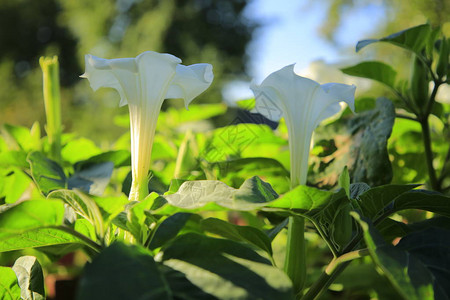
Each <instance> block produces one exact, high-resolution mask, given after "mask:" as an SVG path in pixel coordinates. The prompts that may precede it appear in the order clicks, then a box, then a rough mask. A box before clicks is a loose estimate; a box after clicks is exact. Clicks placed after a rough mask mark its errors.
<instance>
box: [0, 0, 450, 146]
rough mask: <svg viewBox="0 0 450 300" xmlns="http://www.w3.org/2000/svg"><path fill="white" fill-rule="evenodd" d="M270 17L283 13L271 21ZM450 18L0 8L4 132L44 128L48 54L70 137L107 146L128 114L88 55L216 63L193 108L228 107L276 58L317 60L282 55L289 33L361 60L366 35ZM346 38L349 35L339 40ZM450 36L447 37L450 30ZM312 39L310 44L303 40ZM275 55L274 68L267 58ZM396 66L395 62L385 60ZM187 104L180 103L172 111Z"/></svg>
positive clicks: (84, 6)
mask: <svg viewBox="0 0 450 300" xmlns="http://www.w3.org/2000/svg"><path fill="white" fill-rule="evenodd" d="M283 7H285V8H286V11H287V10H290V18H293V19H294V20H295V22H293V23H289V22H284V23H283V18H284V15H283V13H285V14H286V13H287V12H283V10H282V8H283ZM291 7H292V8H295V9H294V10H292V9H291ZM272 10H273V11H274V12H275V11H280V13H279V14H278V15H276V16H275V15H270V14H267V12H270V11H272ZM264 11H265V12H266V13H265V14H264ZM261 12H263V13H261ZM319 12H320V16H321V17H320V18H319V15H318V14H319ZM361 12H363V14H362V16H369V17H370V16H372V15H373V19H370V18H369V19H365V20H361V17H355V16H361ZM308 14H312V16H311V18H310V19H303V18H304V17H305V16H306V15H308ZM316 14H317V18H316V17H315V16H316ZM449 17H450V4H449V1H448V0H412V1H406V0H386V1H365V0H360V1H357V0H320V1H312V0H302V1H293V0H292V1H291V0H289V1H288V0H283V1H270V0H265V1H264V0H254V1H245V0H164V1H162V0H95V1H92V0H40V1H36V0H0V78H1V79H2V81H1V84H0V125H1V124H3V123H11V124H15V125H25V126H31V124H32V123H33V122H34V121H35V120H38V121H39V122H40V123H41V124H44V123H45V121H44V106H43V101H42V91H41V86H42V83H41V81H42V78H41V77H42V75H41V71H40V69H39V67H38V66H39V65H38V59H39V57H40V56H42V55H47V56H53V55H58V56H59V60H60V65H61V84H62V99H63V108H62V109H63V122H64V130H65V131H66V132H70V131H74V132H76V133H77V134H80V135H84V136H87V137H89V138H92V139H94V140H95V141H96V142H97V143H102V142H104V141H111V140H114V139H115V138H117V137H118V136H120V135H121V134H122V133H123V132H124V131H126V129H125V128H123V127H118V126H116V125H115V124H114V121H113V120H114V117H115V116H118V115H123V114H126V113H127V108H126V107H124V108H118V95H117V94H116V93H115V91H113V90H109V89H102V90H100V91H98V92H96V93H93V92H92V90H91V89H90V88H89V84H88V82H87V81H84V80H81V79H80V78H79V75H81V74H82V73H83V72H84V55H85V54H87V53H91V54H94V55H96V56H100V57H104V58H116V57H135V56H136V55H138V54H140V53H141V52H143V51H146V50H153V51H158V52H168V53H171V54H174V55H176V56H178V57H180V58H181V59H182V60H183V63H184V64H192V63H197V62H208V63H211V64H212V65H213V66H214V73H215V81H214V82H213V85H212V86H211V88H210V89H209V90H208V91H207V92H206V93H204V94H203V95H201V96H200V97H199V99H197V100H196V102H197V103H199V102H215V103H218V102H221V101H222V89H223V87H224V86H227V87H228V88H229V87H230V85H229V83H230V82H231V89H232V90H233V82H236V81H241V82H249V81H250V80H251V78H252V77H257V78H261V77H262V76H261V75H263V76H266V75H267V74H263V73H264V72H262V71H261V70H264V66H266V69H271V71H275V70H276V69H274V68H275V66H276V67H278V65H277V63H278V61H277V60H276V57H277V55H278V57H279V61H280V63H284V60H290V61H291V62H294V61H299V60H302V63H303V65H304V64H305V63H309V62H310V61H308V60H309V59H311V57H304V56H301V55H300V53H298V56H295V53H294V54H293V56H289V55H288V54H284V52H283V51H285V50H286V48H289V47H290V45H289V44H286V45H285V44H284V42H283V41H284V40H283V37H282V36H280V37H279V38H278V37H277V34H280V32H282V31H284V32H287V31H288V32H291V31H292V32H293V33H295V32H300V31H301V30H302V31H301V32H306V33H305V34H304V36H301V35H299V36H295V35H293V36H291V42H293V43H295V44H294V46H296V47H297V46H298V47H302V49H303V48H304V49H305V51H309V52H314V50H311V49H314V48H310V47H312V46H314V45H315V47H318V48H322V49H323V50H324V51H328V52H330V53H331V52H332V51H334V52H333V53H334V56H336V55H341V54H342V55H343V57H345V55H347V57H348V56H349V55H354V50H353V45H354V44H355V43H356V41H357V40H358V38H359V39H361V38H364V37H365V38H367V37H370V36H367V34H368V33H369V32H370V35H372V36H381V35H383V34H385V33H387V32H389V33H391V32H395V31H398V30H401V29H404V28H407V27H409V26H413V25H417V24H420V23H423V22H426V21H427V20H429V21H430V22H431V23H433V24H444V23H445V22H447V21H448V20H449ZM287 18H288V17H287V16H286V20H287ZM349 22H350V23H349ZM363 23H364V24H363ZM280 24H281V25H283V26H280ZM298 24H302V28H300V27H299V26H298ZM363 25H364V26H365V27H368V26H369V27H370V31H369V32H364V34H366V36H363V37H360V36H355V34H352V30H351V29H352V28H354V30H355V31H358V26H363ZM277 26H278V27H277ZM349 26H350V27H349ZM447 27H448V26H447ZM277 28H278V31H276V30H274V29H277ZM286 28H288V29H287V30H286ZM347 28H349V29H350V30H348V29H347ZM342 30H344V31H347V33H346V34H344V35H342ZM340 31H341V32H340ZM445 31H446V32H447V33H448V29H446V30H445ZM269 33H271V39H272V40H275V43H278V44H277V47H275V48H274V47H272V48H270V43H274V42H273V41H272V42H270V41H269V40H267V35H268V34H269ZM361 34H362V33H361ZM291 35H292V34H291ZM447 36H448V34H447ZM265 37H266V39H265ZM308 37H311V42H309V40H306V41H305V40H304V39H305V38H306V39H308ZM302 38H303V39H302ZM313 38H314V39H313ZM349 38H350V39H349ZM317 41H321V42H322V43H325V44H326V47H321V44H318V42H317ZM343 41H347V43H344V42H343ZM348 41H350V42H348ZM314 43H315V44H314ZM309 44H311V45H309ZM313 44H314V45H313ZM350 44H351V45H352V46H351V47H349V45H350ZM294 48H295V47H291V50H293V49H294ZM268 49H269V50H270V49H272V50H270V51H272V52H271V53H269V52H268V51H269V50H268ZM277 49H278V50H277ZM390 50H391V49H390V48H383V47H374V48H373V50H372V51H376V52H373V53H371V54H370V55H371V56H379V55H381V56H386V53H389V51H390ZM277 51H279V52H277ZM297 52H298V51H297ZM324 53H325V54H326V53H327V52H324ZM336 53H337V54H336ZM270 55H272V57H275V61H274V60H273V59H272V61H271V62H268V61H267V59H265V57H269V56H270ZM311 55H312V54H311ZM366 56H367V54H366ZM399 57H402V56H401V55H398V56H393V55H392V56H391V55H390V56H389V57H388V59H389V60H391V61H392V60H396V59H398V58H399ZM259 62H261V65H262V66H259ZM255 65H256V66H258V67H259V68H258V67H255ZM280 67H281V66H280ZM405 68H407V67H405ZM266 73H267V72H266ZM236 86H238V85H237V84H236ZM244 87H246V86H245V85H244ZM236 90H237V91H238V93H239V89H236ZM247 92H248V91H247ZM242 97H245V96H244V95H243V96H242ZM181 104H182V103H181V102H180V101H177V100H174V101H169V102H168V103H166V104H165V106H167V105H175V106H180V107H181V106H182V105H181ZM94 115H95V118H92V116H94Z"/></svg>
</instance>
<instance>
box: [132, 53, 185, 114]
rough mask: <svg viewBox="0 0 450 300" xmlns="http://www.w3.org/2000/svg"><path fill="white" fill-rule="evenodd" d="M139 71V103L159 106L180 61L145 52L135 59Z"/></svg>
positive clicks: (176, 58) (163, 54)
mask: <svg viewBox="0 0 450 300" xmlns="http://www.w3.org/2000/svg"><path fill="white" fill-rule="evenodd" d="M136 63H137V66H138V70H139V82H138V83H139V84H140V92H141V95H140V96H139V99H140V101H147V102H148V103H149V104H150V103H151V104H152V105H161V104H162V101H164V98H165V95H166V94H167V90H168V89H169V86H170V83H171V81H172V79H173V78H174V76H175V74H176V68H177V65H178V64H179V63H181V59H179V58H178V57H176V56H173V55H170V54H166V53H157V52H153V51H146V52H144V53H142V54H140V55H139V56H137V57H136Z"/></svg>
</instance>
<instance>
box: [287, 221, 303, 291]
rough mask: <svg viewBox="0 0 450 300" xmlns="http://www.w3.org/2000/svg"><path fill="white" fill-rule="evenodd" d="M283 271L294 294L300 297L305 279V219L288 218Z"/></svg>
mask: <svg viewBox="0 0 450 300" xmlns="http://www.w3.org/2000/svg"><path fill="white" fill-rule="evenodd" d="M284 270H285V272H286V274H287V275H288V276H289V278H290V279H291V280H292V284H293V287H294V293H295V294H296V295H301V293H302V290H303V286H304V284H305V279H306V245H305V219H304V218H303V217H299V216H293V217H289V225H288V240H287V245H286V260H285V262H284Z"/></svg>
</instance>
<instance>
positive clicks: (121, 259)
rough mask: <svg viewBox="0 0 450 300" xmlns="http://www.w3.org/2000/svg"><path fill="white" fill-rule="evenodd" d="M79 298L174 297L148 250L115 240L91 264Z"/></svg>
mask: <svg viewBox="0 0 450 300" xmlns="http://www.w3.org/2000/svg"><path fill="white" fill-rule="evenodd" d="M76 299H79V300H90V299H93V300H94V299H95V300H98V299H108V300H116V299H117V300H123V299H147V300H151V299H155V300H160V299H161V300H163V299H172V297H171V291H170V287H169V286H168V284H167V282H166V280H165V279H164V278H163V276H162V275H161V273H160V271H159V270H158V267H157V265H156V263H155V261H154V260H153V257H152V256H151V255H150V253H149V252H148V250H146V249H145V248H142V247H139V246H126V245H124V244H121V243H114V244H112V245H111V246H110V247H108V248H106V249H105V250H103V251H102V252H101V253H100V254H99V255H98V256H96V257H95V259H94V260H93V261H92V263H88V264H87V265H86V266H85V268H84V271H83V275H82V276H81V279H80V282H79V287H78V293H77V297H76Z"/></svg>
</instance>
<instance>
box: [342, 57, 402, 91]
mask: <svg viewBox="0 0 450 300" xmlns="http://www.w3.org/2000/svg"><path fill="white" fill-rule="evenodd" d="M341 71H342V72H344V73H345V74H347V75H351V76H356V77H362V78H368V79H372V80H375V81H378V82H381V83H382V84H385V85H386V86H388V87H390V88H392V89H395V79H396V76H397V72H396V71H395V70H394V69H393V68H392V67H391V66H389V65H387V64H385V63H382V62H379V61H366V62H362V63H359V64H357V65H354V66H351V67H347V68H343V69H341Z"/></svg>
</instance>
